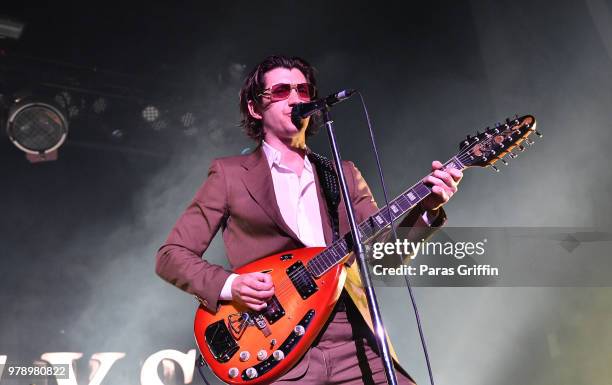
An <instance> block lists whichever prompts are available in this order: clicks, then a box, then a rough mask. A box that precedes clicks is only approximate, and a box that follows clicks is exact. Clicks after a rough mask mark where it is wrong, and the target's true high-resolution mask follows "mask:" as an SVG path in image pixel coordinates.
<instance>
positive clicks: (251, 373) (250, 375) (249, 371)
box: [246, 368, 257, 380]
mask: <svg viewBox="0 0 612 385" xmlns="http://www.w3.org/2000/svg"><path fill="white" fill-rule="evenodd" d="M246 375H247V377H248V378H250V379H251V380H252V379H253V378H255V377H257V370H256V369H255V368H248V369H247V370H246Z"/></svg>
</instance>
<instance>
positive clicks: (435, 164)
mask: <svg viewBox="0 0 612 385" xmlns="http://www.w3.org/2000/svg"><path fill="white" fill-rule="evenodd" d="M442 167H444V166H443V165H442V162H440V161H438V160H434V161H433V162H431V171H436V170H439V169H441V168H442Z"/></svg>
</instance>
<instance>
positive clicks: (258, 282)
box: [245, 273, 274, 290]
mask: <svg viewBox="0 0 612 385" xmlns="http://www.w3.org/2000/svg"><path fill="white" fill-rule="evenodd" d="M257 274H262V273H257ZM263 275H264V274H262V275H261V276H255V275H250V276H248V277H247V279H246V280H245V284H246V285H248V286H249V287H252V288H253V289H255V290H270V289H272V287H273V286H274V284H273V283H272V278H271V277H270V278H264V277H263ZM266 275H267V274H266Z"/></svg>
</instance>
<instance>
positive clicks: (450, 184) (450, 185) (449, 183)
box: [434, 170, 457, 193]
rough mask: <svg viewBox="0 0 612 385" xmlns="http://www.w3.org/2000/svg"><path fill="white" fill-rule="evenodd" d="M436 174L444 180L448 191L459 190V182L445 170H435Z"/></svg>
mask: <svg viewBox="0 0 612 385" xmlns="http://www.w3.org/2000/svg"><path fill="white" fill-rule="evenodd" d="M434 176H435V177H436V178H438V179H441V180H442V181H443V184H444V186H442V185H440V186H442V187H444V188H445V189H446V190H447V191H448V192H452V193H454V192H456V191H457V182H455V180H454V179H453V177H452V176H451V175H450V174H449V173H447V172H444V171H439V170H438V171H434Z"/></svg>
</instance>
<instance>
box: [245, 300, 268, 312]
mask: <svg viewBox="0 0 612 385" xmlns="http://www.w3.org/2000/svg"><path fill="white" fill-rule="evenodd" d="M246 305H247V306H248V307H249V308H250V309H253V310H255V311H262V310H264V309H265V308H266V307H268V304H266V303H265V302H264V303H263V304H260V305H256V304H252V303H247V304H246Z"/></svg>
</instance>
